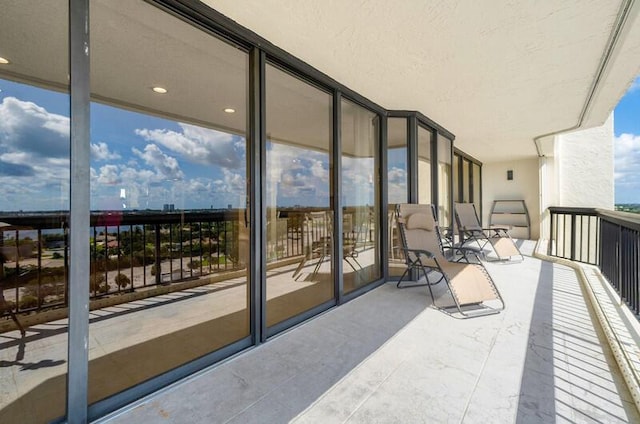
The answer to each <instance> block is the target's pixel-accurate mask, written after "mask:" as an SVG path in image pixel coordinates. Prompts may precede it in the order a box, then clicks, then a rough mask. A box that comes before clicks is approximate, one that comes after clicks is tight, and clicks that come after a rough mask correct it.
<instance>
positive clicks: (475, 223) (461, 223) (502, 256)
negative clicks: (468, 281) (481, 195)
mask: <svg viewBox="0 0 640 424" xmlns="http://www.w3.org/2000/svg"><path fill="white" fill-rule="evenodd" d="M454 211H455V217H456V223H457V224H458V229H459V232H460V242H459V245H460V246H465V245H468V244H469V243H476V244H477V245H478V247H479V249H480V251H481V252H482V256H483V257H484V259H485V260H487V261H491V260H494V261H496V260H497V261H508V260H512V259H513V258H517V257H518V256H519V257H520V260H524V255H523V254H522V253H521V252H520V249H518V246H516V244H515V243H514V242H513V239H512V238H511V236H510V235H509V232H508V228H505V227H491V228H482V225H481V224H480V220H479V219H478V213H477V212H476V206H475V205H474V204H473V203H456V204H455V208H454ZM486 246H491V250H493V252H494V253H495V255H496V257H497V259H491V258H490V257H488V256H487V255H486V254H485V250H484V249H485V247H486Z"/></svg>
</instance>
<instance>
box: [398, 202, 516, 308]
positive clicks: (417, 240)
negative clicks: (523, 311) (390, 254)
mask: <svg viewBox="0 0 640 424" xmlns="http://www.w3.org/2000/svg"><path fill="white" fill-rule="evenodd" d="M396 211H397V214H398V218H397V222H398V229H399V232H400V238H401V240H402V245H403V250H404V252H405V258H406V261H407V269H406V270H405V272H404V273H403V274H402V276H401V277H400V281H398V284H397V286H398V288H404V287H415V286H416V285H424V284H416V283H414V284H409V285H404V286H403V285H402V280H403V279H404V278H405V276H407V275H408V274H409V271H410V270H416V271H420V272H421V273H422V275H424V277H425V278H426V280H427V283H426V285H427V287H428V288H429V294H430V296H431V300H432V302H433V306H434V307H435V308H436V309H439V310H441V311H443V312H445V313H448V314H450V315H452V316H454V317H456V318H471V317H477V316H483V315H490V314H497V313H499V312H500V311H502V310H503V309H504V306H505V305H504V301H503V300H502V296H501V295H500V292H499V291H498V288H497V287H496V285H495V284H494V282H493V280H492V279H491V276H490V275H489V273H488V272H487V270H486V269H485V268H484V266H483V265H482V264H481V263H478V264H476V263H461V262H451V261H449V260H448V259H447V258H446V257H445V256H444V254H443V250H442V242H441V238H440V230H439V228H438V223H437V221H436V219H435V211H434V209H433V207H432V206H431V205H415V204H400V205H398V206H397V207H396ZM440 282H444V283H445V284H446V288H447V291H448V293H450V294H451V297H452V299H453V304H452V303H451V301H449V302H448V303H449V304H448V305H444V306H443V305H439V304H438V303H442V299H440V298H439V299H438V300H436V297H435V296H434V290H433V288H432V286H433V285H435V284H438V283H440Z"/></svg>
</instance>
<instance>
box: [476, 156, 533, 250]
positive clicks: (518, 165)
mask: <svg viewBox="0 0 640 424" xmlns="http://www.w3.org/2000/svg"><path fill="white" fill-rule="evenodd" d="M508 170H512V171H513V180H511V181H509V180H507V171H508ZM519 199H523V200H524V201H525V204H526V205H527V210H528V211H529V219H530V221H531V239H533V240H535V239H538V237H539V236H540V190H539V165H538V158H537V157H535V158H531V159H524V160H518V161H508V162H490V163H484V164H483V165H482V212H483V217H482V220H483V221H482V222H483V225H484V226H488V225H489V222H490V220H489V218H490V217H489V215H490V212H491V205H492V204H493V201H494V200H519ZM514 231H515V230H512V231H511V235H512V236H513V237H516V238H519V237H523V235H522V233H521V232H514Z"/></svg>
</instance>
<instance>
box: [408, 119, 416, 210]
mask: <svg viewBox="0 0 640 424" xmlns="http://www.w3.org/2000/svg"><path fill="white" fill-rule="evenodd" d="M407 139H408V140H407V141H408V145H407V167H408V168H409V172H408V174H409V175H408V177H409V179H408V184H407V186H408V188H409V193H408V195H409V196H408V200H409V203H418V184H419V181H418V120H417V119H416V116H415V114H412V115H411V116H409V117H408V118H407Z"/></svg>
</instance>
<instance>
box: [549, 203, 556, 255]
mask: <svg viewBox="0 0 640 424" xmlns="http://www.w3.org/2000/svg"><path fill="white" fill-rule="evenodd" d="M555 216H556V214H555V213H554V212H551V213H550V214H549V227H550V228H549V244H548V246H547V255H551V254H552V251H553V243H554V241H555V239H556V238H555V237H554V236H553V218H555Z"/></svg>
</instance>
